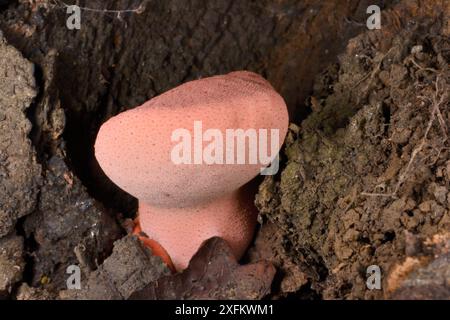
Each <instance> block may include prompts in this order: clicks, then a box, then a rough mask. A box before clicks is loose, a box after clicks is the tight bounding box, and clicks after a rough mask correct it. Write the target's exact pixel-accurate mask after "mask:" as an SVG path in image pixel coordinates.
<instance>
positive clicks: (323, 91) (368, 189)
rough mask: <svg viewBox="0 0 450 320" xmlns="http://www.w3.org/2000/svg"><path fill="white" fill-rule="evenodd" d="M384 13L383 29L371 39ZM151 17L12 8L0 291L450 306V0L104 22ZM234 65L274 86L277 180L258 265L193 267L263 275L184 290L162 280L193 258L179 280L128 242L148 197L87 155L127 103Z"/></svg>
mask: <svg viewBox="0 0 450 320" xmlns="http://www.w3.org/2000/svg"><path fill="white" fill-rule="evenodd" d="M66 3H74V1H72V2H70V1H66ZM77 3H79V4H80V5H81V6H84V5H87V6H88V7H90V8H98V9H104V8H105V6H106V4H105V2H104V1H97V0H95V1H92V0H91V1H78V2H77ZM205 3H207V4H205ZM375 3H377V4H379V5H380V6H381V7H382V8H384V9H385V11H384V14H383V19H382V21H383V24H382V29H381V30H377V31H367V29H366V28H365V19H366V18H367V15H366V12H365V11H366V8H367V7H368V5H369V4H375ZM142 4H143V5H145V6H144V7H140V5H142ZM139 7H140V8H145V10H140V11H139V12H137V13H136V12H133V13H124V14H121V15H120V16H118V15H117V14H114V13H108V12H88V11H83V20H82V29H81V30H80V31H75V30H68V29H67V28H66V27H65V19H66V18H67V15H66V13H65V10H64V7H62V6H61V4H60V2H59V1H47V0H35V1H32V0H18V1H0V30H1V31H2V32H3V35H2V36H0V134H1V135H0V279H2V280H1V281H3V279H5V281H3V282H1V281H0V298H12V299H15V298H18V299H52V298H57V297H60V298H80V299H82V298H98V299H124V298H125V299H126V298H128V297H130V296H131V295H132V294H133V292H135V291H136V292H137V291H139V290H140V289H142V288H144V287H146V289H145V290H144V291H141V293H137V296H139V295H140V294H141V296H140V297H142V294H144V297H147V298H167V297H170V296H172V297H174V296H176V297H183V298H199V297H208V298H214V297H220V298H235V297H239V298H261V297H263V296H266V297H268V298H273V299H291V298H294V299H344V298H345V299H379V298H383V297H387V298H389V297H391V298H411V297H413V298H436V297H439V298H450V287H449V283H450V282H449V278H448V274H449V272H450V271H449V263H448V261H449V259H450V258H449V255H450V253H449V247H450V236H449V232H450V193H449V185H450V157H449V140H448V134H449V132H448V126H449V123H450V110H449V92H450V90H449V88H450V70H449V64H450V40H449V38H450V26H449V24H448V21H449V17H450V6H449V3H448V1H446V0H440V1H429V2H428V1H425V2H421V1H409V0H408V1H404V2H399V1H365V0H360V1H359V0H353V1H352V0H345V1H323V2H318V1H313V0H304V1H294V0H277V1H269V0H263V1H220V0H215V1H208V2H204V1H200V0H189V1H183V6H180V5H179V2H178V1H176V0H168V1H146V0H139V1H138V0H117V1H114V2H113V3H112V4H111V5H109V7H108V9H114V10H121V9H130V8H139ZM355 36H356V37H355ZM3 38H4V39H3ZM240 69H246V70H252V71H255V72H258V73H260V74H262V75H263V76H265V77H266V78H267V79H268V80H269V81H270V82H271V83H272V84H273V85H274V87H275V88H276V89H277V90H278V91H279V92H280V94H281V95H282V96H283V97H284V98H285V100H286V102H287V104H288V107H289V112H290V116H291V121H292V125H291V127H290V132H289V135H288V138H287V139H286V144H285V148H284V150H283V155H282V170H281V173H280V174H279V175H278V176H275V177H269V178H266V179H265V180H264V181H263V182H262V184H261V185H260V189H259V193H258V195H257V196H256V203H257V206H258V208H259V210H260V221H261V228H260V230H259V232H258V234H257V236H256V239H255V243H254V245H253V246H252V248H250V250H249V253H248V255H247V257H246V258H245V259H244V261H242V263H252V264H250V265H249V266H244V267H242V268H244V269H240V268H239V267H238V266H237V265H236V264H235V262H230V261H229V260H227V259H226V256H227V255H226V252H227V249H226V247H222V246H224V244H220V248H221V252H224V253H223V256H220V255H219V256H217V257H215V256H214V255H209V254H206V253H208V251H205V252H206V253H205V252H203V253H202V252H199V257H200V258H198V259H197V260H196V262H195V263H194V264H195V265H197V267H198V266H199V265H201V264H202V263H204V264H205V265H206V264H207V262H206V261H205V260H207V259H206V258H205V257H210V259H211V261H215V263H216V264H218V265H219V264H224V265H225V264H229V265H232V266H233V270H234V269H236V270H238V271H239V270H240V271H239V272H238V271H236V272H231V273H230V274H227V275H226V276H225V277H223V278H220V281H221V282H220V283H224V286H225V287H226V285H227V283H228V284H230V285H231V284H237V285H238V287H239V285H241V286H242V283H239V279H240V277H242V279H246V277H248V278H249V279H250V278H252V279H254V280H252V281H253V282H252V281H250V280H249V281H246V280H245V281H244V282H243V283H244V286H243V287H239V288H240V289H239V290H240V291H239V290H238V292H239V295H238V296H236V295H235V296H233V295H230V294H228V293H227V291H223V290H222V291H221V290H217V288H210V291H208V292H206V291H205V290H203V291H195V290H198V288H197V289H195V290H194V289H193V291H191V292H187V288H190V287H183V286H181V285H180V286H178V287H177V289H176V290H173V288H170V286H169V285H167V283H177V281H179V282H180V283H184V285H188V284H186V283H187V282H189V281H191V280H192V281H194V280H195V279H196V278H195V269H194V265H193V266H191V267H190V269H188V270H187V271H186V273H184V274H182V275H176V276H169V275H168V274H167V270H166V269H165V268H164V266H163V265H162V264H161V261H160V260H159V259H157V258H154V257H153V256H151V254H150V252H149V251H148V250H146V249H144V248H142V247H141V245H140V243H139V242H138V241H137V240H136V239H135V238H133V237H124V235H125V234H126V232H127V230H126V227H125V225H126V223H125V222H126V221H125V219H126V218H132V217H134V215H135V213H136V201H135V199H133V198H132V197H130V196H129V195H127V194H125V193H124V192H122V191H121V190H119V189H118V188H116V187H115V186H114V185H113V184H112V183H111V182H110V181H109V180H108V179H107V178H106V177H105V176H104V175H103V173H102V172H101V170H100V168H99V167H98V164H97V163H96V161H95V159H94V157H93V142H94V139H95V136H96V133H97V130H98V128H99V126H100V125H101V124H102V123H103V122H104V121H105V120H107V119H108V118H110V117H111V116H113V115H115V114H117V113H119V112H121V111H123V110H125V109H128V108H132V107H134V106H136V105H139V104H141V103H143V102H144V101H146V100H148V99H150V98H151V97H153V96H155V95H157V94H159V93H161V92H164V91H165V90H167V89H169V88H172V87H175V86H177V85H179V84H181V83H183V82H185V81H188V80H192V79H196V78H199V77H205V76H209V75H214V74H223V73H227V72H230V71H233V70H240ZM119 239H120V240H119ZM116 240H118V241H117V242H116V244H115V246H114V251H113V242H114V241H116ZM213 243H215V245H219V244H217V242H213ZM207 248H208V247H206V249H207ZM206 249H205V250H206ZM219 251H220V250H219ZM260 260H266V261H268V262H270V263H273V265H274V266H275V267H276V268H277V273H276V274H275V277H274V281H273V283H272V287H271V292H268V290H267V279H265V281H262V280H261V281H259V282H258V277H257V276H256V277H252V276H251V275H250V276H249V274H248V273H249V272H255V274H254V275H258V274H259V273H258V272H260V271H261V270H262V269H258V268H256V267H255V269H252V267H251V266H257V265H258V264H255V263H257V262H259V261H260ZM129 261H133V263H129ZM71 264H78V265H80V266H81V267H82V269H83V285H84V289H83V290H82V291H81V292H76V293H74V292H70V291H66V290H65V289H66V278H67V274H66V268H67V266H68V265H71ZM263 265H264V266H265V268H268V269H270V267H269V266H268V265H266V264H263ZM369 265H378V266H380V267H381V270H382V274H383V277H382V290H368V289H367V287H366V278H367V276H366V268H367V267H368V266H369ZM199 268H200V269H201V267H199ZM213 269H214V268H212V269H211V270H210V271H208V272H211V273H210V274H209V277H210V278H213V277H214V272H215V270H213ZM268 269H267V270H268ZM201 270H203V269H201ZM258 270H259V271H258ZM264 270H266V269H264ZM432 274H433V275H434V277H431V276H430V275H432ZM158 278H159V280H158ZM186 279H188V280H189V281H187V280H186ZM193 279H194V280H193ZM158 283H160V284H165V285H166V287H167V288H168V289H167V291H165V292H162V291H161V290H160V291H155V289H154V286H155V285H156V286H157V284H158ZM246 283H247V284H249V286H248V287H245V284H246ZM163 287H164V286H163ZM152 288H153V289H152ZM208 290H209V289H208ZM143 292H144V293H143ZM145 292H147V295H145ZM192 292H194V293H195V294H192ZM235 292H236V291H235Z"/></svg>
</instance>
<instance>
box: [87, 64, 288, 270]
mask: <svg viewBox="0 0 450 320" xmlns="http://www.w3.org/2000/svg"><path fill="white" fill-rule="evenodd" d="M288 123H289V119H288V112H287V108H286V104H285V103H284V101H283V99H282V97H281V96H280V95H279V94H278V93H277V92H276V91H275V90H274V89H273V88H272V87H271V85H270V84H269V83H268V82H267V81H266V80H264V79H263V78H262V77H261V76H259V75H257V74H254V73H251V72H246V71H238V72H232V73H230V74H227V75H222V76H214V77H210V78H205V79H200V80H195V81H191V82H187V83H185V84H183V85H180V86H179V87H176V88H174V89H172V90H170V91H168V92H166V93H164V94H161V95H159V96H157V97H155V98H153V99H151V100H149V101H147V102H146V103H144V104H143V105H142V106H139V107H137V108H135V109H131V110H129V111H126V112H123V113H121V114H119V115H117V116H115V117H113V118H111V119H109V120H108V121H107V122H106V123H105V124H103V125H102V127H101V128H100V131H99V133H98V136H97V141H96V143H95V155H96V158H97V160H98V162H99V164H100V166H101V167H102V169H103V171H104V172H105V174H106V175H107V176H108V177H109V178H110V179H111V180H112V181H113V182H114V183H115V184H117V185H118V186H119V187H120V188H122V189H123V190H125V191H126V192H128V193H130V194H131V195H133V196H135V197H136V198H138V199H139V216H138V217H139V224H140V228H142V231H143V232H144V233H145V234H146V235H147V236H148V238H149V241H150V242H151V243H150V244H152V243H153V245H151V246H152V247H153V248H154V249H156V252H157V254H159V255H161V256H162V257H163V259H164V257H165V258H166V261H167V260H170V259H168V258H167V257H168V256H169V257H170V258H171V260H172V262H173V265H174V266H175V268H176V269H177V270H183V269H184V268H186V267H187V265H188V263H189V260H190V258H191V257H192V256H193V255H194V254H195V252H196V251H197V249H198V248H199V247H200V245H201V244H202V242H203V241H205V240H206V239H209V238H211V237H214V236H217V237H221V238H223V239H225V240H226V241H227V242H228V243H229V245H230V247H231V249H232V251H233V253H234V254H235V256H236V258H237V259H239V258H240V257H241V256H242V255H243V254H244V252H245V250H246V248H247V246H248V245H249V243H250V242H251V240H252V237H253V232H254V229H255V225H256V214H255V209H254V207H253V198H254V194H252V193H249V192H248V191H247V190H246V187H245V185H246V184H247V182H249V181H250V180H252V179H253V178H254V177H255V176H257V175H258V174H259V173H260V172H261V170H262V169H263V168H266V170H267V168H273V167H275V171H276V170H277V164H274V162H275V160H276V161H277V160H278V157H277V154H278V151H279V149H280V146H281V144H282V143H283V140H284V138H285V135H286V133H287V127H288ZM154 251H155V250H154Z"/></svg>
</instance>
